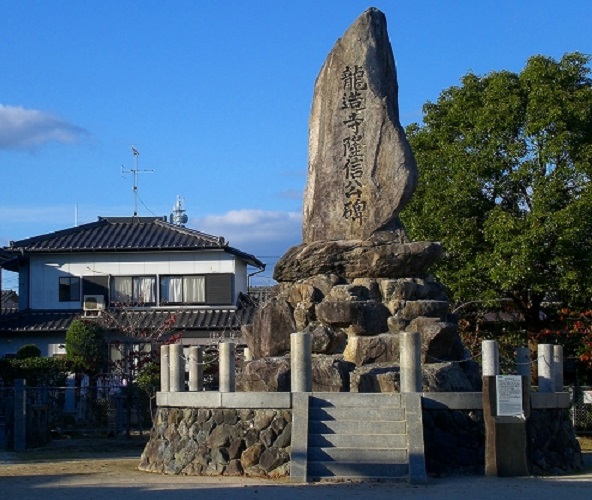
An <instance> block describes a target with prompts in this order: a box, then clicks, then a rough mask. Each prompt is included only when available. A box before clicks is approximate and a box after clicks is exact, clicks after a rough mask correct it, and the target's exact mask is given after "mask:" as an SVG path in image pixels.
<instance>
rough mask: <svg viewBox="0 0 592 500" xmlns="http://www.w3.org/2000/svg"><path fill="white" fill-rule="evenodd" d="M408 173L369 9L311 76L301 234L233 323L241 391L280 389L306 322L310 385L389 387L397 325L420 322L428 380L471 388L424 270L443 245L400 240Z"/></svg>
mask: <svg viewBox="0 0 592 500" xmlns="http://www.w3.org/2000/svg"><path fill="white" fill-rule="evenodd" d="M416 183H417V166H416V163H415V160H414V158H413V154H412V152H411V148H410V146H409V143H408V142H407V139H406V137H405V133H404V130H403V128H402V126H401V124H400V122H399V111H398V87H397V79H396V70H395V62H394V58H393V53H392V49H391V46H390V42H389V39H388V34H387V29H386V19H385V17H384V14H382V13H381V12H380V11H378V10H376V9H369V10H367V11H366V12H365V13H364V14H362V16H360V17H359V18H358V19H357V20H356V21H355V23H354V24H353V25H352V26H351V27H350V28H349V29H348V30H347V31H346V33H345V34H344V36H343V37H342V38H341V39H339V40H338V41H337V43H336V44H335V47H334V48H333V50H332V51H331V53H330V54H329V56H328V57H327V60H326V61H325V64H324V65H323V67H322V69H321V72H320V74H319V76H318V78H317V81H316V84H315V91H314V99H313V106H312V111H311V117H310V131H309V166H308V179H307V185H306V190H305V195H304V207H303V230H302V234H303V243H302V244H301V245H298V246H295V247H293V248H291V249H290V250H288V252H286V254H285V255H284V256H283V257H282V258H281V259H280V260H279V261H278V263H277V264H276V267H275V272H274V278H275V279H276V281H277V282H278V285H277V287H276V290H275V294H274V295H273V297H272V298H271V299H270V300H269V301H268V302H267V303H266V304H264V305H263V306H262V307H260V309H259V310H258V311H257V313H256V316H255V318H254V321H253V323H252V325H250V326H248V327H244V328H243V339H244V340H245V342H246V344H247V345H248V347H249V349H250V352H251V354H252V355H253V358H254V359H253V361H250V362H247V363H245V366H244V368H243V370H242V373H241V375H240V378H239V380H238V388H239V390H243V391H289V390H290V357H289V351H290V334H292V333H295V332H310V333H311V334H312V346H313V390H314V391H353V392H392V391H395V392H397V391H398V388H399V373H398V363H399V336H400V334H401V332H404V331H414V332H420V333H421V336H422V361H423V363H424V385H425V389H426V390H431V391H449V390H453V391H472V390H478V389H479V384H480V376H479V373H478V370H477V366H476V364H475V363H474V362H472V361H469V360H465V350H464V348H463V345H462V342H461V340H460V338H459V335H458V329H457V323H456V319H455V318H454V317H453V316H451V315H450V314H449V303H448V299H447V297H446V294H445V291H444V288H443V286H442V285H441V284H440V283H438V282H437V281H436V280H435V279H434V278H433V277H432V276H431V275H430V274H429V273H428V270H429V267H430V266H431V265H432V264H433V263H434V262H435V261H436V260H437V259H438V257H439V256H440V254H441V252H442V248H441V245H440V244H439V243H435V242H417V241H415V242H414V241H410V240H409V238H408V237H407V235H406V232H405V228H404V226H403V224H402V223H401V221H400V219H399V213H400V211H401V210H402V209H403V207H404V206H405V204H406V203H407V202H408V201H409V199H410V198H411V196H412V194H413V192H414V190H415V187H416Z"/></svg>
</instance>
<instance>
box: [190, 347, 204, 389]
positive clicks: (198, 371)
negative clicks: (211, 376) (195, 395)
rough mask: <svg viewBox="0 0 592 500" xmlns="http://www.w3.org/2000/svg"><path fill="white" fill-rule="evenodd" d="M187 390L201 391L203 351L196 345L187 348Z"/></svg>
mask: <svg viewBox="0 0 592 500" xmlns="http://www.w3.org/2000/svg"><path fill="white" fill-rule="evenodd" d="M189 390H190V391H192V392H195V391H203V351H202V348H201V347H199V346H196V345H193V346H191V347H190V348H189Z"/></svg>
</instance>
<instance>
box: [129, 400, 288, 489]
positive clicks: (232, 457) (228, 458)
mask: <svg viewBox="0 0 592 500" xmlns="http://www.w3.org/2000/svg"><path fill="white" fill-rule="evenodd" d="M291 422H292V411H291V410H271V409H257V410H252V409H221V408H218V409H204V408H159V409H158V410H157V414H156V417H155V420H154V425H153V428H152V431H151V435H150V440H149V442H148V444H147V445H146V448H145V449H144V452H143V453H142V457H141V462H140V465H139V467H138V468H139V469H140V470H143V471H147V472H159V473H164V474H183V475H204V476H222V475H226V476H241V475H245V476H256V477H271V478H277V477H283V476H288V475H289V474H290V442H291V438H292V424H291Z"/></svg>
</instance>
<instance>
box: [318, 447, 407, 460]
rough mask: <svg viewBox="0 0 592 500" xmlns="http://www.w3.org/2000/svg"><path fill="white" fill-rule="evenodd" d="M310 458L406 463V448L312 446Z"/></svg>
mask: <svg viewBox="0 0 592 500" xmlns="http://www.w3.org/2000/svg"><path fill="white" fill-rule="evenodd" d="M308 460H309V463H310V461H313V462H347V463H354V462H355V463H369V464H370V463H374V464H406V463H407V461H408V454H407V450H406V449H404V448H403V449H400V448H399V449H394V448H382V449H368V448H333V447H318V446H311V447H309V449H308Z"/></svg>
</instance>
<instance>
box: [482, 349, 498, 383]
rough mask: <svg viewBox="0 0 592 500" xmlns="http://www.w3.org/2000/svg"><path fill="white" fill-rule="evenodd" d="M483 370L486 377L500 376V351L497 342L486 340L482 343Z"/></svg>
mask: <svg viewBox="0 0 592 500" xmlns="http://www.w3.org/2000/svg"><path fill="white" fill-rule="evenodd" d="M481 353H482V364H483V367H482V370H483V376H484V377H494V376H495V375H499V372H500V369H499V350H498V347H497V341H496V340H484V341H483V342H482V343H481Z"/></svg>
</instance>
